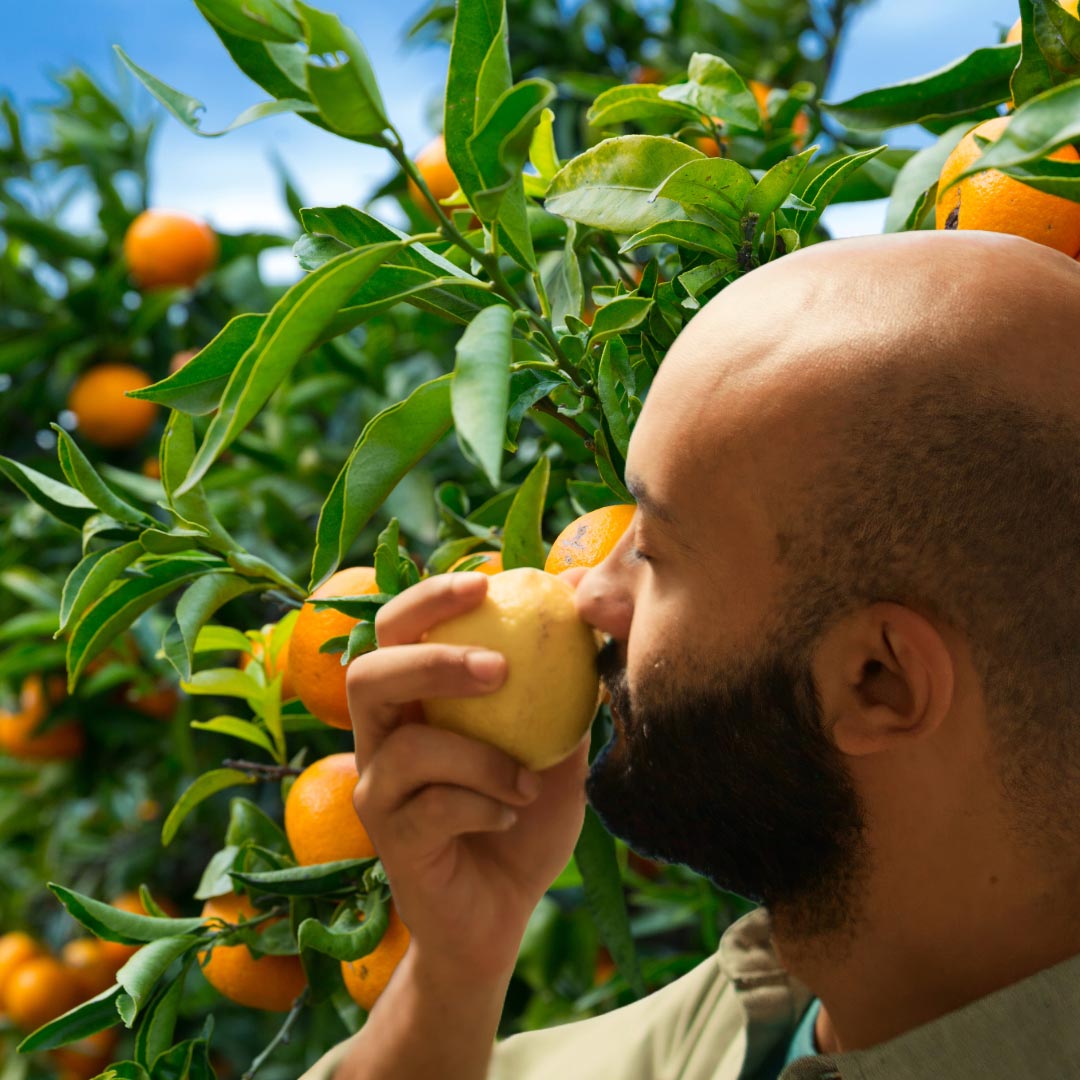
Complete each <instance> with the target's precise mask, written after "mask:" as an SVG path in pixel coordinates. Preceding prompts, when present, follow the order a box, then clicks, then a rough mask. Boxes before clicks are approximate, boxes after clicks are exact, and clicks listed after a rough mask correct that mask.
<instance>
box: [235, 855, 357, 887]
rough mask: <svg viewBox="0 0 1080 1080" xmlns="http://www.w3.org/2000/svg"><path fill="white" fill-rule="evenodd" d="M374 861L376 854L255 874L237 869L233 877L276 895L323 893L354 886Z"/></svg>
mask: <svg viewBox="0 0 1080 1080" xmlns="http://www.w3.org/2000/svg"><path fill="white" fill-rule="evenodd" d="M374 862H375V857H374V856H372V857H371V858H368V859H340V860H338V861H336V862H328V863H317V864H315V865H313V866H296V867H290V868H289V869H287V870H265V871H263V872H261V873H255V874H248V873H241V872H240V871H234V872H233V874H232V877H233V879H234V880H236V881H239V882H241V883H242V884H244V885H250V886H251V887H252V888H253V889H257V890H258V891H259V892H265V893H272V894H274V895H276V896H321V895H322V894H323V893H331V892H337V891H338V890H340V889H351V888H354V887H355V886H356V883H357V882H358V881H359V880H360V878H362V877H363V875H364V871H365V870H367V868H368V867H369V866H371V865H372V864H373V863H374Z"/></svg>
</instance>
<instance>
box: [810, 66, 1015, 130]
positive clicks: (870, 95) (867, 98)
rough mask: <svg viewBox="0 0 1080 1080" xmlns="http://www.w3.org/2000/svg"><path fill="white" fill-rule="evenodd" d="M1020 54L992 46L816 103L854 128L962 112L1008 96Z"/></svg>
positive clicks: (893, 125) (889, 125) (881, 127)
mask: <svg viewBox="0 0 1080 1080" xmlns="http://www.w3.org/2000/svg"><path fill="white" fill-rule="evenodd" d="M1019 59H1020V46H1019V45H991V46H988V47H985V48H982V49H976V50H975V51H974V52H972V53H969V54H968V55H967V56H965V57H962V58H961V59H960V60H956V61H954V62H953V63H951V64H948V65H946V66H945V67H943V68H939V69H938V70H937V71H932V72H930V74H928V75H921V76H919V77H918V78H916V79H908V80H907V81H905V82H901V83H895V84H894V85H892V86H884V87H881V88H880V89H878V90H870V91H867V92H866V93H865V94H858V95H856V96H855V97H853V98H850V99H849V100H847V101H842V102H834V103H828V102H822V104H821V107H822V108H823V109H824V110H825V111H826V112H827V113H829V114H830V115H831V116H832V117H833V118H834V119H835V120H837V121H838V122H839V123H841V124H843V125H844V126H845V127H849V128H854V129H855V130H857V131H863V130H868V131H880V130H882V129H884V128H890V127H897V126H899V125H901V124H917V123H922V122H924V121H925V120H928V119H932V118H933V119H937V118H945V119H947V118H949V117H953V116H957V117H959V116H964V115H966V114H967V113H970V112H973V111H975V110H977V109H982V108H985V107H986V106H988V105H998V104H1000V103H1001V102H1003V101H1008V100H1009V98H1010V91H1009V77H1010V76H1011V74H1012V71H1013V68H1014V67H1015V66H1016V64H1017V61H1018V60H1019Z"/></svg>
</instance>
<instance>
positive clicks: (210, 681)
mask: <svg viewBox="0 0 1080 1080" xmlns="http://www.w3.org/2000/svg"><path fill="white" fill-rule="evenodd" d="M180 688H181V689H182V690H183V691H184V693H186V694H196V695H205V696H210V697H236V698H244V699H245V700H247V701H249V702H250V701H258V700H260V699H261V698H262V697H263V696H264V695H265V690H266V688H265V687H264V686H263V685H262V683H260V682H257V681H256V680H255V679H253V678H252V677H251V676H250V675H249V674H248V673H247V672H246V671H241V670H239V669H238V668H231V667H226V668H204V669H203V670H202V671H196V672H195V673H194V674H193V675H192V676H191V678H190V679H188V680H187V681H186V682H183V683H181V684H180Z"/></svg>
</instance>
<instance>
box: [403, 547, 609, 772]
mask: <svg viewBox="0 0 1080 1080" xmlns="http://www.w3.org/2000/svg"><path fill="white" fill-rule="evenodd" d="M425 640H427V641H430V642H435V643H438V644H445V645H473V646H478V647H482V648H486V649H493V650H494V651H496V652H500V653H502V655H503V656H504V657H506V663H507V674H506V680H505V682H504V683H503V684H502V686H501V687H499V689H498V690H496V691H495V692H494V693H491V694H483V695H480V696H478V697H460V698H429V699H427V700H426V701H424V716H425V717H426V718H427V720H428V722H429V723H431V724H434V725H435V726H436V727H441V728H447V729H448V730H450V731H456V732H458V733H459V734H461V735H468V736H470V737H472V738H474V739H481V740H483V741H484V742H487V743H491V744H492V745H493V746H497V747H498V748H499V749H500V750H504V751H505V752H506V753H508V754H509V755H510V756H511V757H513V758H516V759H517V760H518V761H520V762H521V763H522V764H523V765H525V766H526V767H528V768H530V769H547V768H550V767H551V766H552V765H555V764H557V763H558V762H560V761H562V759H563V758H565V757H566V756H567V755H568V754H569V753H570V752H571V751H572V750H573V749H574V747H575V746H577V744H578V743H579V742H580V741H581V737H582V736H583V735H584V734H585V732H586V731H587V730H588V728H589V724H590V723H591V722H592V718H593V715H594V714H595V712H596V706H597V701H598V689H599V676H598V675H597V671H596V652H597V639H596V635H595V634H594V633H593V631H592V630H591V629H590V628H589V626H588V625H587V624H586V623H584V622H583V621H582V620H581V619H580V618H579V617H578V614H577V610H576V608H575V607H574V590H573V587H572V586H570V585H569V584H568V583H567V582H565V581H562V580H561V579H560V578H558V577H556V576H554V575H552V574H547V573H544V571H542V570H533V569H529V568H521V569H517V570H506V571H504V572H503V573H501V574H495V575H493V576H492V578H491V580H490V582H489V583H488V591H487V596H485V597H484V600H483V602H482V603H481V604H480V605H479V606H478V607H476V608H475V609H474V610H472V611H469V612H466V613H465V614H464V615H458V616H456V617H455V618H453V619H448V620H447V621H446V622H444V623H440V624H439V625H438V626H436V627H434V629H432V630H430V631H429V632H428V633H427V635H426V639H425Z"/></svg>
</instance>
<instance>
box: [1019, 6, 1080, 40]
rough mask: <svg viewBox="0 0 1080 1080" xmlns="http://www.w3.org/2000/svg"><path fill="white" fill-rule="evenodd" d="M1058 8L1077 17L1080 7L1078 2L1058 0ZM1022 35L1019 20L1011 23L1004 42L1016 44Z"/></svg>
mask: <svg viewBox="0 0 1080 1080" xmlns="http://www.w3.org/2000/svg"><path fill="white" fill-rule="evenodd" d="M1058 4H1059V6H1061V7H1063V8H1064V9H1065V10H1066V11H1067V12H1068V13H1069V14H1070V15H1077V8H1078V7H1080V0H1058ZM1022 33H1023V30H1022V24H1021V22H1020V20H1019V19H1017V20H1016V22H1014V23H1013V25H1012V29H1011V30H1010V31H1009V32H1008V34H1006V35H1005V40H1006V41H1007V42H1009V44H1013V43H1015V42H1018V41H1019V40H1020V38H1021V35H1022Z"/></svg>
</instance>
